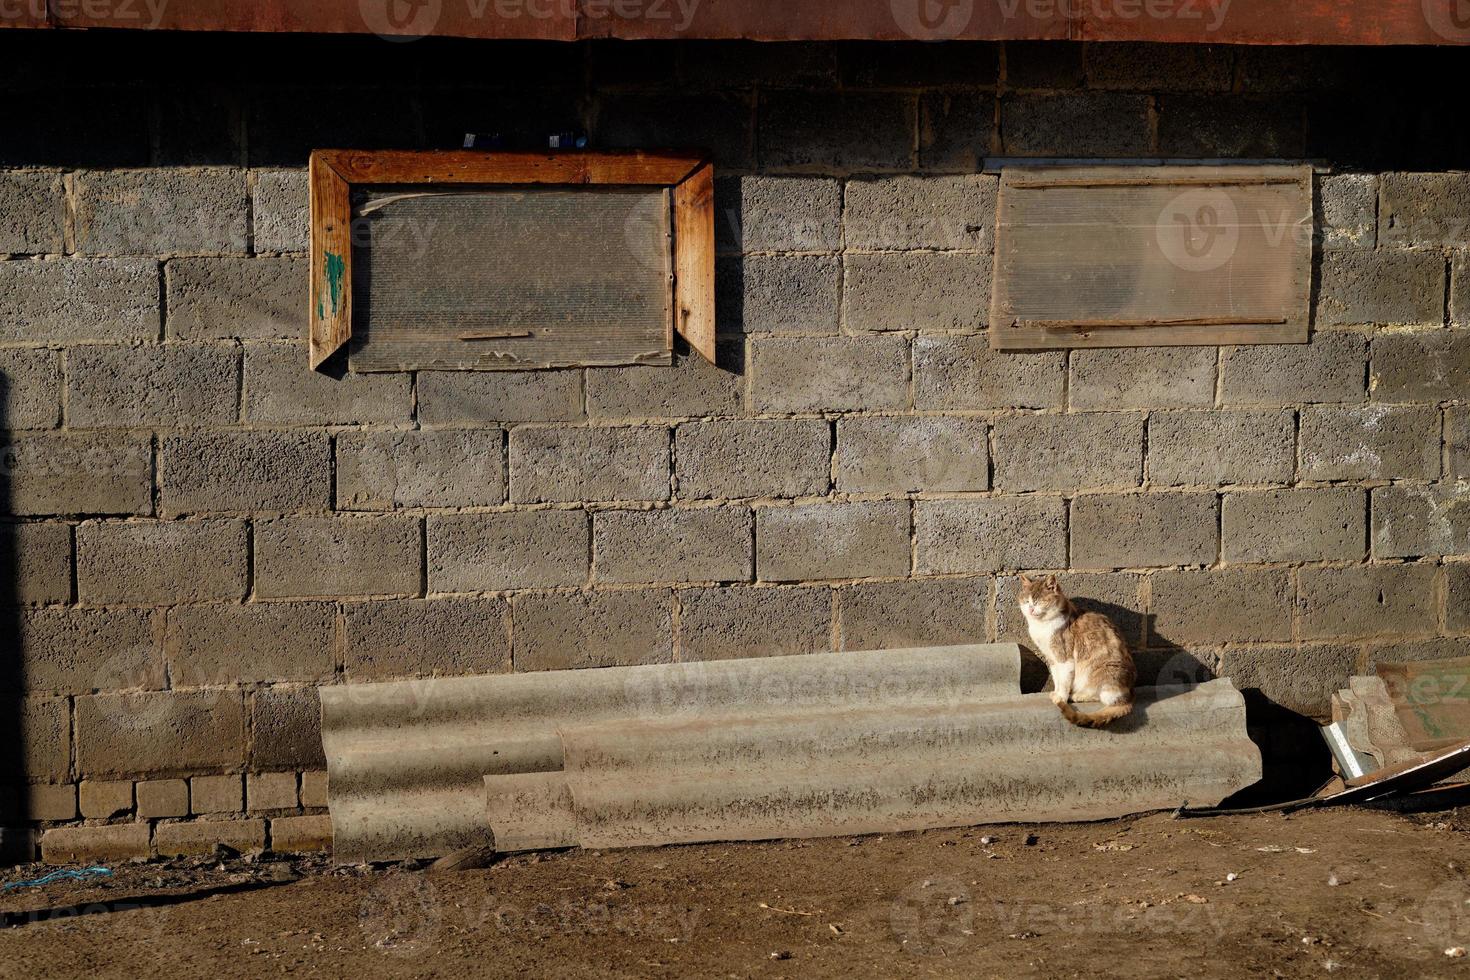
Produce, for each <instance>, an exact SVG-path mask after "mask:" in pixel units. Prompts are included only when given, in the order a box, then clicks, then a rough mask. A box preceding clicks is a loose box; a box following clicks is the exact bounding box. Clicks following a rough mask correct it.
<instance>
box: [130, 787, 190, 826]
mask: <svg viewBox="0 0 1470 980" xmlns="http://www.w3.org/2000/svg"><path fill="white" fill-rule="evenodd" d="M133 789H134V791H135V792H136V793H137V796H138V816H139V817H140V818H141V819H144V820H149V819H157V818H159V817H187V816H188V815H189V784H188V782H187V781H185V780H182V779H144V780H140V781H139V782H138V784H137V785H136V786H134V787H133Z"/></svg>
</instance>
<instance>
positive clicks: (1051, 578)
mask: <svg viewBox="0 0 1470 980" xmlns="http://www.w3.org/2000/svg"><path fill="white" fill-rule="evenodd" d="M1044 584H1045V585H1046V587H1047V588H1048V589H1055V588H1056V587H1057V577H1056V576H1055V575H1048V576H1047V577H1046V582H1045V583H1044Z"/></svg>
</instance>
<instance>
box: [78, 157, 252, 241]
mask: <svg viewBox="0 0 1470 980" xmlns="http://www.w3.org/2000/svg"><path fill="white" fill-rule="evenodd" d="M75 194H76V240H77V251H79V252H83V253H88V254H93V255H171V254H192V253H214V252H244V251H245V250H246V248H247V246H248V244H249V234H248V232H249V222H248V220H247V218H246V189H245V172H244V171H243V170H236V169H233V168H225V167H209V168H198V169H194V168H187V169H186V168H162V169H154V170H111V171H84V172H82V173H80V174H78V175H77V176H76V183H75Z"/></svg>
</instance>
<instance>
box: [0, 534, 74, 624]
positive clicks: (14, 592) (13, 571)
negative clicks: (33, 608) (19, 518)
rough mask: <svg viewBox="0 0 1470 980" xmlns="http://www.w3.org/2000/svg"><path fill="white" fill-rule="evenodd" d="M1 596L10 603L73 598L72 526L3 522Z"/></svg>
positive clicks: (0, 569)
mask: <svg viewBox="0 0 1470 980" xmlns="http://www.w3.org/2000/svg"><path fill="white" fill-rule="evenodd" d="M0 555H4V556H5V562H4V567H0V596H4V597H5V600H6V602H7V604H10V603H24V604H33V603H34V604H40V603H53V602H66V601H67V600H68V599H70V598H71V528H70V527H68V526H67V525H65V524H0Z"/></svg>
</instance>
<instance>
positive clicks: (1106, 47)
mask: <svg viewBox="0 0 1470 980" xmlns="http://www.w3.org/2000/svg"><path fill="white" fill-rule="evenodd" d="M1083 61H1084V65H1085V70H1086V74H1087V87H1088V88H1093V89H1118V90H1129V89H1131V90H1133V91H1141V92H1158V91H1163V92H1228V91H1230V88H1231V83H1232V80H1233V76H1234V58H1233V51H1232V50H1231V49H1230V48H1229V47H1228V46H1224V45H1203V44H1179V45H1174V44H1139V43H1132V42H1124V43H1118V44H1094V45H1089V46H1088V47H1087V48H1085V50H1084V51H1083Z"/></svg>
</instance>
